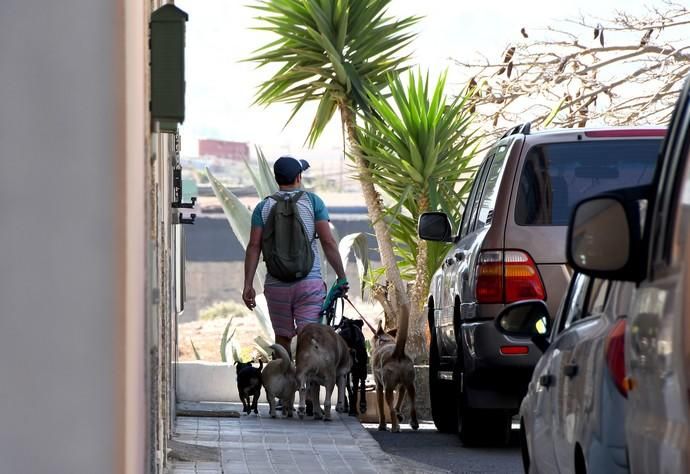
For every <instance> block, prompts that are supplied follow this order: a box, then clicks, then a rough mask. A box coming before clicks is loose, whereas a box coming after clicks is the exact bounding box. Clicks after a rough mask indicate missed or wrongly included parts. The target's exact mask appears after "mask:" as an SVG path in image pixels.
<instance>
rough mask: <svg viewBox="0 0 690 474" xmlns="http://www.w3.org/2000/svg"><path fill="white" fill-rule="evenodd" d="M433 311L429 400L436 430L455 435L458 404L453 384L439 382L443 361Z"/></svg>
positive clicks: (430, 322) (430, 328) (430, 325)
mask: <svg viewBox="0 0 690 474" xmlns="http://www.w3.org/2000/svg"><path fill="white" fill-rule="evenodd" d="M432 314H433V309H432V308H431V307H430V308H429V331H430V333H431V343H430V344H429V399H430V402H431V418H432V419H433V420H434V425H436V429H437V430H438V431H440V432H441V433H455V432H456V431H457V424H456V423H455V420H456V418H457V413H456V411H455V408H456V404H455V400H453V393H454V390H453V384H452V383H448V382H444V381H442V380H439V378H438V372H439V370H440V366H441V361H440V357H439V355H438V343H437V342H436V331H435V330H434V320H433V316H432Z"/></svg>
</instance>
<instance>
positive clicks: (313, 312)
mask: <svg viewBox="0 0 690 474" xmlns="http://www.w3.org/2000/svg"><path fill="white" fill-rule="evenodd" d="M293 288H294V289H293V291H294V294H293V314H294V317H295V325H296V326H297V333H299V332H300V331H301V330H302V328H303V327H304V326H306V325H307V324H310V323H318V322H320V320H321V305H322V304H323V300H324V299H325V298H326V289H325V287H324V285H323V280H321V279H312V280H302V281H299V282H297V283H296V284H295V285H294V287H293Z"/></svg>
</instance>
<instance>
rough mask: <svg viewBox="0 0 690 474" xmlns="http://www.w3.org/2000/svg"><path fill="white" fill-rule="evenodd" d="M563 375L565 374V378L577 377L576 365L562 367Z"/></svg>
mask: <svg viewBox="0 0 690 474" xmlns="http://www.w3.org/2000/svg"><path fill="white" fill-rule="evenodd" d="M563 374H565V376H566V377H570V378H573V377H575V376H576V375H577V364H566V366H565V367H563Z"/></svg>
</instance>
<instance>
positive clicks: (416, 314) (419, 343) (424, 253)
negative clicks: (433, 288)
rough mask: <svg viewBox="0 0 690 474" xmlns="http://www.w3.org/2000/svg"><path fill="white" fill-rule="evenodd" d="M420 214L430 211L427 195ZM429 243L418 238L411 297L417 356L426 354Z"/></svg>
mask: <svg viewBox="0 0 690 474" xmlns="http://www.w3.org/2000/svg"><path fill="white" fill-rule="evenodd" d="M418 205H419V213H420V214H421V213H422V212H425V211H428V210H429V197H428V196H427V195H426V194H423V195H422V196H420V198H419V201H418ZM428 250H429V248H428V243H427V242H426V240H422V239H420V238H417V266H416V275H415V280H414V284H413V286H412V293H411V295H410V299H411V302H410V336H409V347H410V353H411V354H414V355H415V356H421V355H423V354H426V353H427V351H426V339H425V331H424V327H425V324H426V319H425V318H424V302H425V299H426V296H427V295H426V290H427V287H428V281H429V274H428V266H429V265H428V260H429V253H428Z"/></svg>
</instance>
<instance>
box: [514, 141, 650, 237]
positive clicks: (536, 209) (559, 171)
mask: <svg viewBox="0 0 690 474" xmlns="http://www.w3.org/2000/svg"><path fill="white" fill-rule="evenodd" d="M660 147H661V139H659V140H651V139H647V140H639V139H637V140H606V141H604V140H597V141H581V142H568V143H546V144H543V145H536V146H533V147H532V148H530V150H529V151H528V152H527V156H526V158H525V164H524V166H523V168H522V174H521V176H520V185H519V189H518V193H517V199H516V202H515V222H516V224H518V225H558V226H564V225H568V222H569V220H570V213H571V212H572V210H573V207H574V206H575V205H576V204H577V203H578V202H579V201H581V200H582V199H585V198H587V197H590V196H594V195H595V194H599V193H602V192H606V191H610V190H612V189H617V188H625V187H629V186H637V185H645V184H649V183H651V181H652V178H653V177H654V169H655V167H656V161H657V156H658V153H659V149H660Z"/></svg>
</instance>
